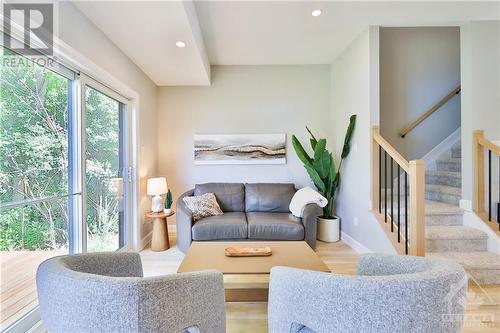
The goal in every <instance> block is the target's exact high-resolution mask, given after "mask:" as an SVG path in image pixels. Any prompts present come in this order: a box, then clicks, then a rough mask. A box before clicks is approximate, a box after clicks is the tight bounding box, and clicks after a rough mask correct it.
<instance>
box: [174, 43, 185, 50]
mask: <svg viewBox="0 0 500 333" xmlns="http://www.w3.org/2000/svg"><path fill="white" fill-rule="evenodd" d="M175 46H177V47H179V48H181V49H182V48H183V47H186V43H184V42H183V41H178V42H175Z"/></svg>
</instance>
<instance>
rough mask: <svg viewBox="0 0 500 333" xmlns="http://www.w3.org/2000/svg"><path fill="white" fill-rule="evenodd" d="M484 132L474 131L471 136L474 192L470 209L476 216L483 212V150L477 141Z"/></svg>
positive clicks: (482, 136)
mask: <svg viewBox="0 0 500 333" xmlns="http://www.w3.org/2000/svg"><path fill="white" fill-rule="evenodd" d="M482 138H484V131H482V130H475V131H474V132H473V135H472V168H473V172H474V187H473V188H474V191H473V193H472V195H473V198H472V200H473V204H472V209H473V210H474V212H476V213H477V214H480V213H482V212H484V150H483V147H482V146H481V145H480V144H479V140H480V139H482Z"/></svg>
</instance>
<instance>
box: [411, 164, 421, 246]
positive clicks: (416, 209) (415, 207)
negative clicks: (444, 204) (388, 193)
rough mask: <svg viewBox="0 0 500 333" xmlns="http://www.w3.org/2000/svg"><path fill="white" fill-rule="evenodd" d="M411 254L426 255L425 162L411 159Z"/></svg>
mask: <svg viewBox="0 0 500 333" xmlns="http://www.w3.org/2000/svg"><path fill="white" fill-rule="evenodd" d="M409 178H410V223H409V234H410V235H409V237H410V247H409V254H410V255H413V256H425V163H424V161H423V160H413V161H410V172H409Z"/></svg>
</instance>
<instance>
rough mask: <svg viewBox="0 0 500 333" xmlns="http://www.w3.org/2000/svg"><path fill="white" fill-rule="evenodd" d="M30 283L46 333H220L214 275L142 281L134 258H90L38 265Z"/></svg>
mask: <svg viewBox="0 0 500 333" xmlns="http://www.w3.org/2000/svg"><path fill="white" fill-rule="evenodd" d="M36 282H37V290H38V299H39V304H40V310H41V315H42V322H43V325H44V326H45V328H47V329H48V331H49V332H51V333H57V332H169V333H170V332H172V333H174V332H175V333H178V332H190V333H193V332H201V333H205V332H206V333H221V332H225V324H226V323H225V306H224V287H223V279H222V274H221V273H219V272H216V271H202V272H196V273H184V274H172V275H166V276H158V277H147V278H144V277H143V271H142V264H141V259H140V256H139V254H138V253H92V254H80V255H73V256H60V257H55V258H51V259H48V260H46V261H44V262H43V263H42V264H40V266H39V268H38V271H37V277H36Z"/></svg>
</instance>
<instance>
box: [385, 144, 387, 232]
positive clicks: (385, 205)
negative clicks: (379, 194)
mask: <svg viewBox="0 0 500 333" xmlns="http://www.w3.org/2000/svg"><path fill="white" fill-rule="evenodd" d="M384 153H385V154H384V211H385V214H384V221H385V223H387V152H386V151H385V150H384Z"/></svg>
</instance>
